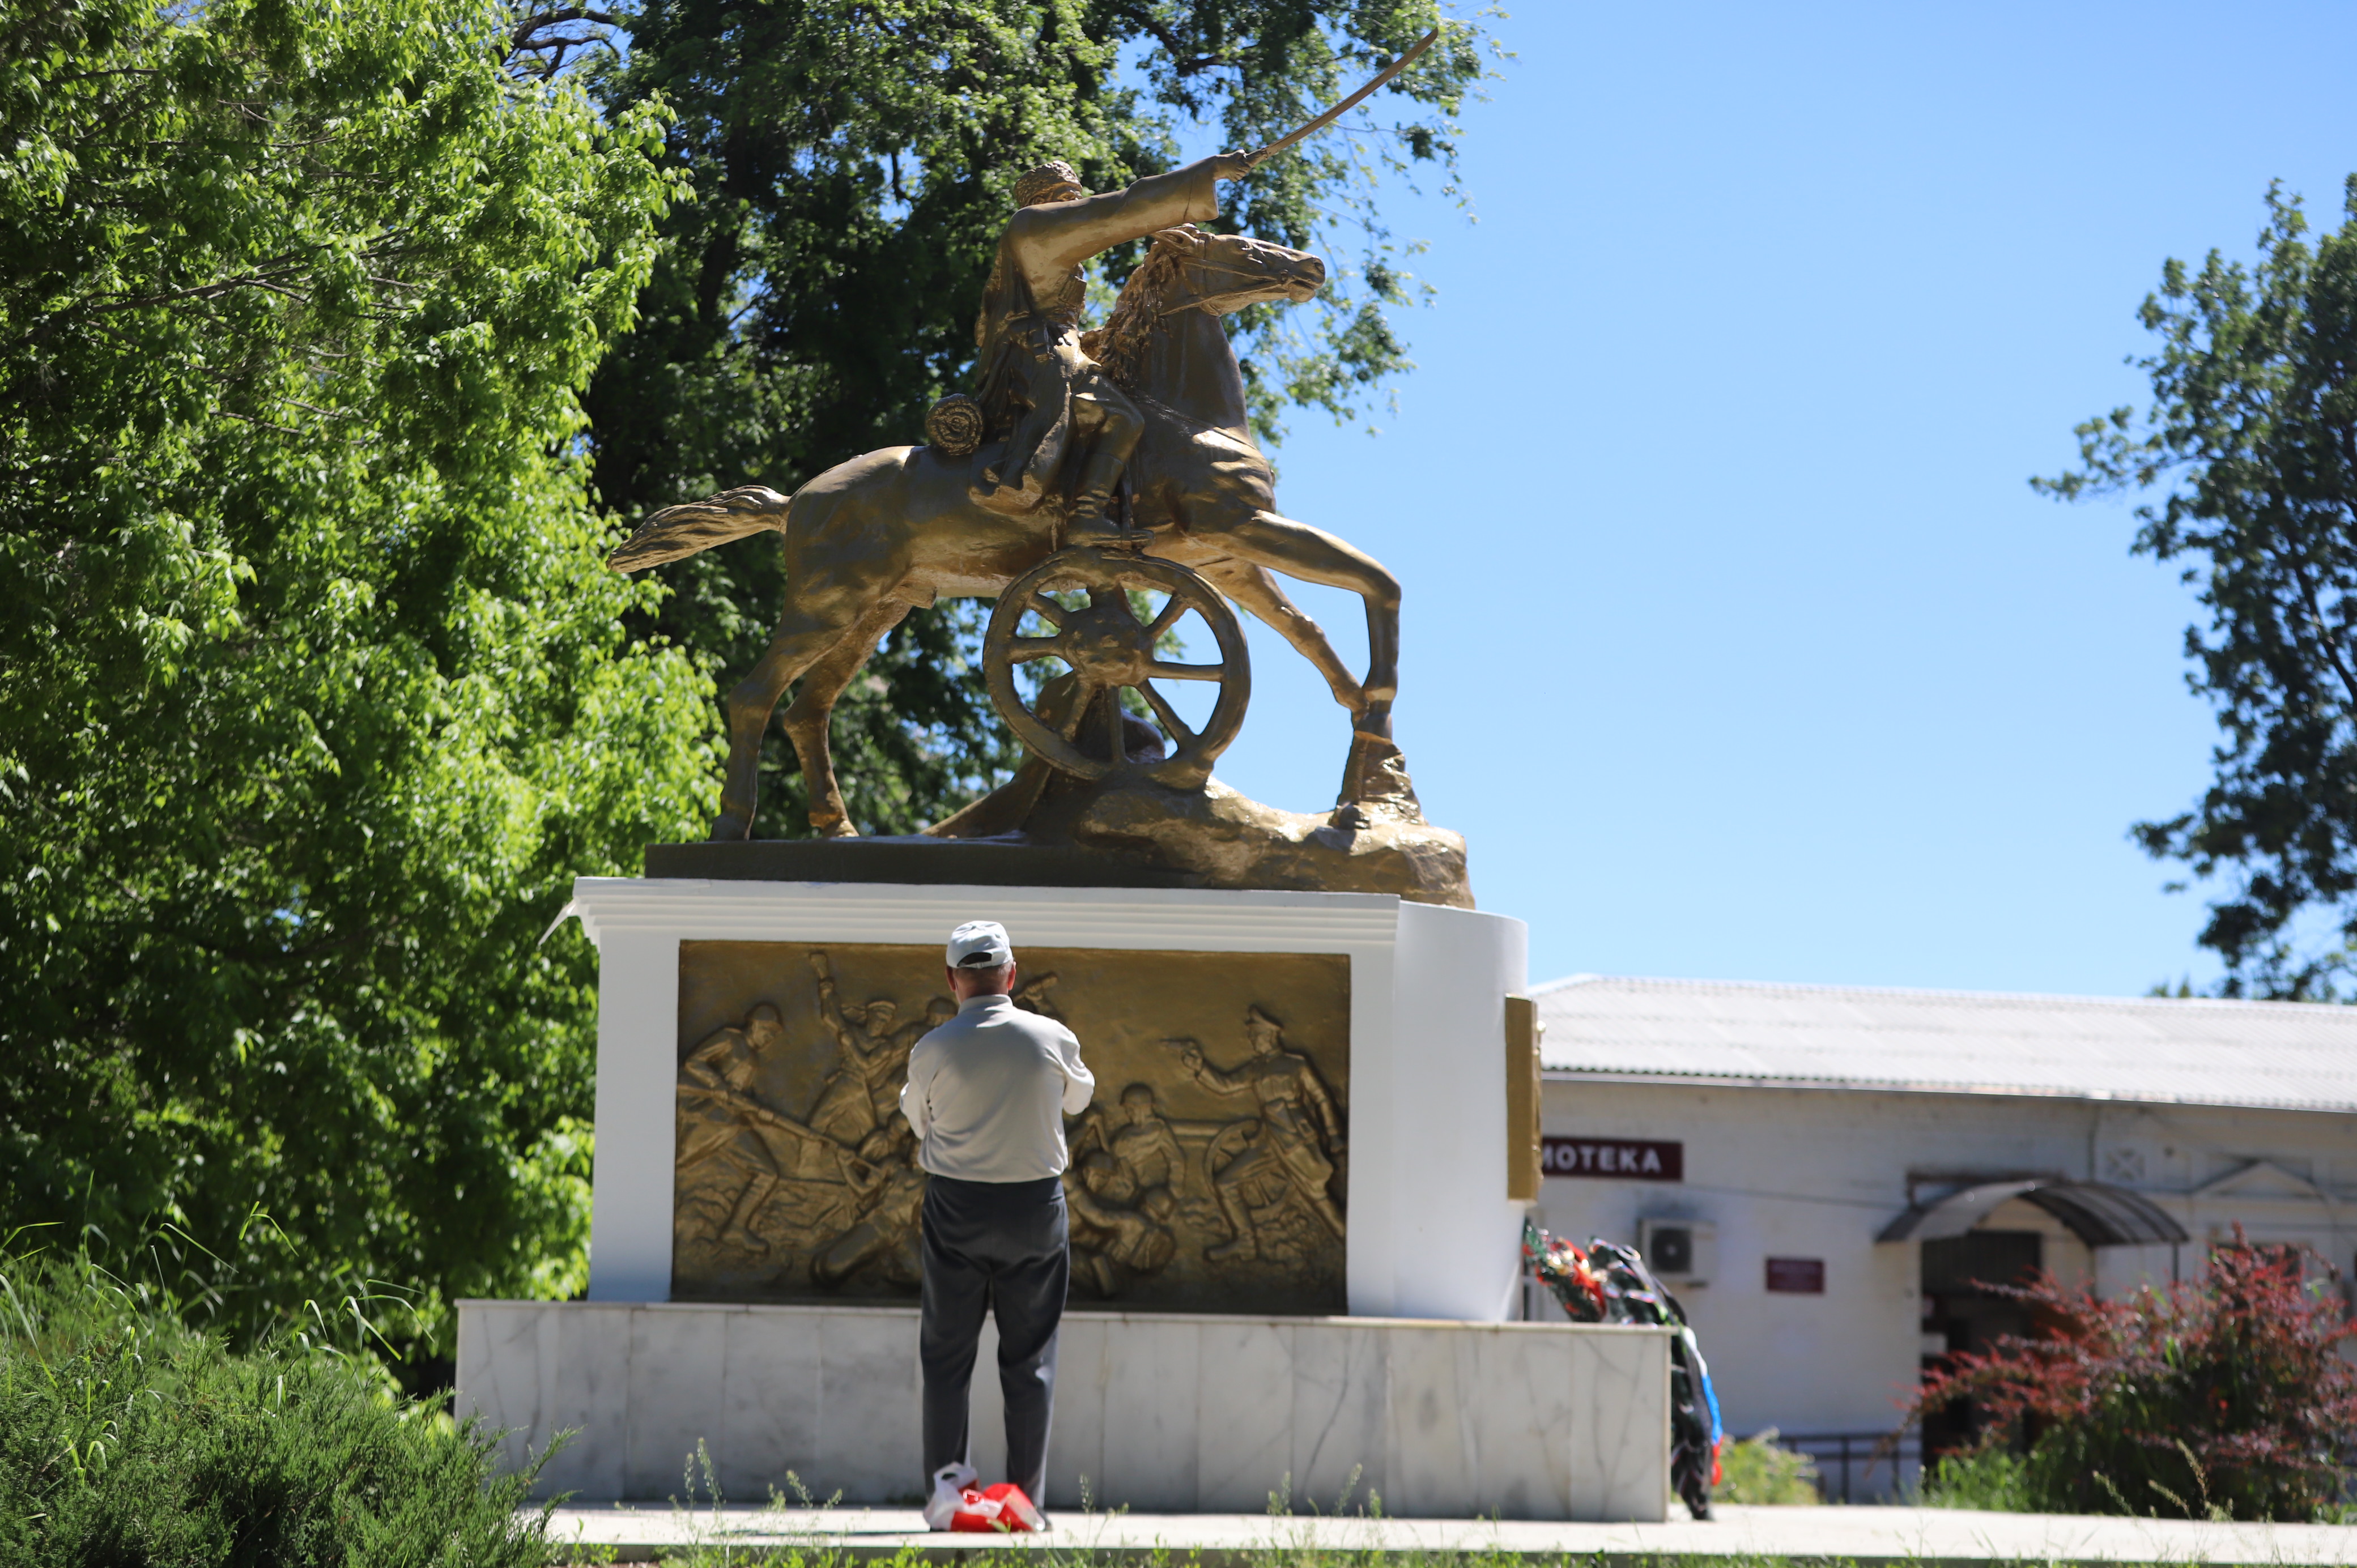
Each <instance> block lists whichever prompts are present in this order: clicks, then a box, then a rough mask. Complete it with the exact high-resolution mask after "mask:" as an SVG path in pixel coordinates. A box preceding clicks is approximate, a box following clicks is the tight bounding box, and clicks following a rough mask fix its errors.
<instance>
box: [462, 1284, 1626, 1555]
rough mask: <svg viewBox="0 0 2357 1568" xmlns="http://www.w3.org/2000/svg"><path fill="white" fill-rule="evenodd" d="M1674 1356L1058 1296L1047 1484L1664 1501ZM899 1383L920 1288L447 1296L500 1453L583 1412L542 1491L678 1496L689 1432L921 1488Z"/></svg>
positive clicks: (907, 1369) (1319, 1501)
mask: <svg viewBox="0 0 2357 1568" xmlns="http://www.w3.org/2000/svg"><path fill="white" fill-rule="evenodd" d="M1669 1365H1670V1333H1669V1331H1668V1330H1666V1329H1660V1328H1641V1327H1630V1326H1601V1325H1598V1326H1589V1325H1578V1324H1521V1323H1510V1324H1495V1323H1453V1322H1439V1321H1431V1320H1425V1319H1403V1318H1374V1317H1243V1316H1200V1315H1185V1314H1175V1313H1117V1312H1071V1313H1068V1314H1066V1316H1065V1318H1064V1327H1063V1335H1062V1340H1061V1344H1060V1351H1059V1358H1058V1368H1057V1377H1056V1416H1055V1430H1054V1436H1053V1438H1052V1440H1051V1442H1050V1444H1049V1484H1048V1498H1047V1502H1048V1506H1049V1508H1050V1509H1067V1510H1069V1509H1095V1510H1100V1511H1102V1510H1108V1509H1124V1508H1128V1509H1136V1510H1139V1511H1143V1512H1153V1513H1245V1514H1254V1515H1265V1514H1266V1513H1267V1512H1268V1511H1270V1509H1271V1508H1272V1506H1275V1507H1277V1508H1279V1509H1288V1510H1290V1511H1292V1512H1296V1513H1309V1512H1312V1511H1316V1512H1321V1513H1351V1512H1358V1511H1361V1510H1365V1511H1368V1512H1379V1513H1381V1514H1384V1515H1388V1516H1393V1517H1398V1518H1427V1519H1467V1518H1474V1517H1486V1518H1491V1519H1502V1520H1635V1521H1644V1520H1655V1521H1658V1520H1664V1519H1667V1518H1668V1517H1669V1514H1670V1507H1671V1502H1670V1481H1669ZM976 1367H977V1375H976V1378H975V1380H974V1424H973V1431H974V1439H975V1441H974V1463H975V1466H976V1467H977V1468H978V1469H980V1470H981V1472H982V1475H983V1478H984V1479H985V1481H989V1480H996V1479H1000V1478H1002V1477H1003V1476H1004V1473H1005V1459H1004V1455H1005V1449H1004V1440H1003V1437H1002V1435H1001V1421H1002V1408H1003V1407H1002V1406H1001V1404H1000V1402H999V1394H998V1389H997V1380H996V1375H995V1369H996V1339H995V1336H994V1335H992V1334H991V1333H989V1332H988V1331H987V1330H986V1331H985V1338H984V1343H983V1347H982V1352H981V1355H980V1356H979V1358H978V1359H977V1362H976ZM917 1393H918V1370H917V1314H916V1311H915V1309H914V1308H912V1307H851V1306H845V1307H830V1306H727V1305H705V1304H698V1303H686V1302H666V1303H650V1304H645V1305H629V1304H623V1303H610V1302H510V1301H467V1302H462V1303H460V1304H459V1309H458V1397H457V1413H458V1415H459V1417H460V1419H462V1420H463V1419H465V1418H466V1417H468V1416H469V1415H476V1416H479V1417H481V1418H482V1420H483V1422H484V1423H485V1424H486V1425H487V1426H488V1427H490V1428H491V1429H493V1430H498V1431H502V1432H504V1433H505V1436H504V1437H503V1438H502V1442H503V1443H504V1444H505V1448H506V1455H507V1460H508V1462H509V1463H510V1464H511V1465H514V1466H521V1465H522V1464H523V1463H524V1462H525V1460H526V1457H527V1455H529V1454H537V1453H539V1452H540V1451H542V1450H543V1449H544V1448H545V1447H546V1446H547V1444H548V1443H549V1441H550V1440H551V1438H553V1437H554V1435H555V1434H557V1433H559V1432H561V1431H564V1430H565V1429H567V1428H577V1429H578V1431H577V1432H576V1435H575V1436H574V1437H573V1438H572V1439H571V1440H570V1441H569V1443H568V1444H566V1445H565V1447H564V1448H563V1449H562V1450H560V1451H559V1452H558V1453H557V1455H555V1456H554V1458H553V1459H551V1460H550V1461H549V1463H548V1465H547V1466H546V1467H545V1468H544V1470H543V1471H542V1472H541V1482H542V1489H543V1491H544V1494H554V1493H557V1492H565V1491H570V1492H573V1493H576V1495H577V1498H581V1499H588V1500H594V1501H600V1502H602V1501H607V1500H611V1499H627V1498H646V1499H660V1498H681V1499H683V1500H684V1499H686V1498H688V1497H689V1496H690V1488H689V1487H688V1484H687V1480H686V1470H687V1467H688V1463H689V1459H690V1456H691V1455H693V1454H694V1452H695V1449H696V1445H697V1444H698V1443H699V1442H700V1443H702V1444H704V1446H705V1451H706V1452H707V1453H708V1454H709V1455H711V1460H712V1464H713V1466H714V1470H715V1473H716V1478H717V1481H718V1484H719V1487H720V1490H721V1493H722V1495H723V1496H725V1497H726V1498H728V1499H729V1500H731V1501H734V1502H751V1503H758V1502H760V1501H762V1500H763V1499H764V1498H767V1497H769V1496H770V1493H771V1491H772V1489H773V1488H774V1490H775V1491H776V1492H777V1493H779V1494H782V1495H783V1496H784V1497H785V1498H787V1499H788V1500H789V1501H793V1500H796V1499H797V1498H801V1497H803V1496H805V1495H806V1496H808V1497H809V1498H814V1499H818V1500H821V1501H823V1500H825V1499H827V1498H836V1497H838V1495H839V1500H840V1501H841V1502H842V1503H844V1504H846V1505H877V1504H890V1503H905V1504H909V1505H913V1504H914V1503H915V1502H916V1500H917V1499H918V1497H919V1487H920V1463H921V1459H920V1454H919V1449H918V1410H917ZM790 1473H791V1479H790V1478H789V1474H790ZM697 1486H698V1487H699V1489H700V1488H701V1486H702V1483H701V1480H700V1479H699V1481H698V1483H697ZM701 1495H704V1496H705V1497H706V1498H707V1500H708V1494H701Z"/></svg>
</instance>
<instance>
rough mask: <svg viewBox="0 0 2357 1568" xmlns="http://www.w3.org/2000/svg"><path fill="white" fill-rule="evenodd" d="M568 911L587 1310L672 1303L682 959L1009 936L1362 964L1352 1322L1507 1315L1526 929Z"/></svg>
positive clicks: (1514, 1232) (581, 898) (794, 900)
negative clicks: (812, 945)
mask: <svg viewBox="0 0 2357 1568" xmlns="http://www.w3.org/2000/svg"><path fill="white" fill-rule="evenodd" d="M574 908H575V910H576V912H577V913H578V914H579V915H580V918H581V921H582V925H583V926H584V928H585V929H587V932H588V934H589V937H590V939H591V940H593V941H595V942H596V943H597V948H598V953H599V981H598V994H599V998H600V1004H599V1014H598V1021H597V1162H596V1167H595V1176H594V1184H595V1197H594V1200H593V1208H592V1212H591V1222H590V1245H589V1271H590V1272H589V1298H590V1299H591V1300H592V1301H597V1302H661V1301H667V1300H669V1299H670V1298H671V1294H672V1289H671V1283H672V1281H671V1260H672V1224H673V1214H672V1209H673V1190H672V1173H673V1140H674V1137H675V1128H676V1112H675V1104H676V1100H675V1094H676V1086H677V1081H678V1070H679V1069H678V1060H679V944H680V943H681V942H682V941H689V940H741V941H803V942H810V941H817V942H832V943H840V944H845V945H848V944H854V943H863V942H874V943H906V942H916V943H936V942H941V941H943V940H946V938H947V936H948V933H949V931H950V929H951V928H952V927H953V926H955V925H957V924H958V923H959V922H960V921H963V920H970V919H996V920H1000V921H1003V922H1004V923H1005V924H1006V928H1007V930H1008V932H1009V934H1010V935H1011V936H1012V937H1013V938H1014V940H1015V947H1016V951H1017V956H1018V957H1019V956H1020V954H1021V952H1022V950H1023V949H1024V947H1025V946H1026V945H1027V944H1030V945H1034V946H1039V947H1084V948H1097V949H1125V950H1148V951H1156V950H1159V951H1170V950H1180V951H1195V952H1237V953H1276V952H1299V953H1342V954H1347V955H1348V956H1349V958H1350V960H1351V1159H1350V1166H1349V1170H1350V1176H1349V1202H1348V1205H1347V1210H1348V1216H1349V1234H1348V1237H1347V1239H1346V1243H1345V1246H1346V1278H1347V1294H1348V1304H1349V1309H1350V1312H1351V1316H1377V1317H1417V1318H1441V1319H1451V1320H1455V1321H1458V1322H1465V1323H1497V1322H1501V1321H1503V1320H1504V1319H1505V1318H1506V1317H1507V1316H1509V1315H1510V1311H1511V1308H1512V1302H1513V1298H1514V1294H1515V1287H1516V1282H1517V1277H1518V1267H1519V1264H1518V1259H1519V1249H1520V1245H1521V1232H1522V1223H1523V1206H1522V1205H1521V1204H1519V1203H1515V1202H1513V1201H1511V1200H1510V1199H1509V1198H1508V1197H1507V1196H1506V1190H1507V1176H1506V1077H1505V1060H1506V1058H1505V1047H1504V1041H1505V1034H1504V1030H1505V1013H1504V1006H1505V998H1506V996H1507V995H1508V994H1509V993H1515V992H1519V991H1521V990H1522V989H1523V984H1524V962H1525V951H1526V947H1527V936H1528V933H1527V930H1526V928H1525V927H1524V926H1523V922H1521V921H1520V920H1515V919H1510V918H1506V917H1503V916H1500V915H1490V914H1482V913H1480V912H1477V911H1473V910H1467V909H1451V908H1439V907H1437V906H1433V905H1426V904H1413V903H1408V902H1405V901H1404V900H1402V899H1399V898H1396V897H1390V896H1388V895H1380V894H1363V893H1262V892H1228V891H1211V890H1192V889H1167V888H1148V889H1139V888H1092V887H1081V888H1060V887H961V886H910V885H906V884H867V883H812V882H722V881H710V882H707V881H690V880H673V879H656V878H640V877H583V878H580V879H579V880H578V881H576V883H575V884H574ZM1081 1047H1082V1054H1083V1055H1084V1056H1085V1054H1086V1052H1087V1050H1088V1041H1087V1039H1086V1038H1085V1037H1084V1038H1082V1042H1081Z"/></svg>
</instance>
